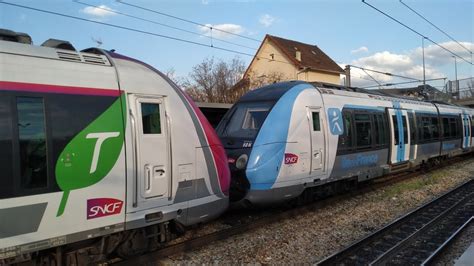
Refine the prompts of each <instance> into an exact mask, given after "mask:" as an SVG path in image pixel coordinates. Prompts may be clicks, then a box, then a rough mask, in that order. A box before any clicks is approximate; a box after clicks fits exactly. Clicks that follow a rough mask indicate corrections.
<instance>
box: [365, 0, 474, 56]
mask: <svg viewBox="0 0 474 266" xmlns="http://www.w3.org/2000/svg"><path fill="white" fill-rule="evenodd" d="M362 3H364V4H366V5H368V6H369V7H371V8H373V9H375V10H376V11H378V12H380V13H382V14H383V15H385V16H386V17H388V18H390V19H391V20H393V21H395V22H397V23H398V24H400V25H402V26H403V27H405V28H407V29H409V30H410V31H412V32H414V33H416V34H417V35H420V36H421V37H423V38H425V39H427V40H428V41H430V42H431V43H433V44H434V45H436V46H438V47H440V48H442V49H443V50H445V51H446V52H448V53H450V54H452V55H454V56H456V57H458V58H461V59H462V60H464V61H465V62H467V63H468V64H471V65H473V63H471V62H469V61H468V60H466V59H464V57H461V56H459V55H457V54H456V53H454V52H453V51H451V50H449V49H448V48H446V47H444V46H442V45H441V44H439V43H437V42H435V41H433V40H431V39H430V38H429V37H427V36H425V35H423V34H421V33H419V32H418V31H416V30H415V29H413V28H411V27H410V26H408V25H406V24H404V23H403V22H401V21H400V20H398V19H396V18H394V17H392V16H390V15H389V14H387V13H385V12H383V11H382V10H380V9H378V8H376V7H375V6H373V5H371V4H369V3H367V2H366V1H365V0H362Z"/></svg>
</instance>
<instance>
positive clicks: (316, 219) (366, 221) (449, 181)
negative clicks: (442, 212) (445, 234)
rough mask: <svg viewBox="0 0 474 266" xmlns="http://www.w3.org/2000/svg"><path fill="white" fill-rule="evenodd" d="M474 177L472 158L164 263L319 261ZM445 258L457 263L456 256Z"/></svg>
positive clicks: (208, 227) (171, 258) (211, 228)
mask: <svg viewBox="0 0 474 266" xmlns="http://www.w3.org/2000/svg"><path fill="white" fill-rule="evenodd" d="M472 176H474V159H468V160H465V161H463V162H460V163H456V164H454V165H452V166H448V167H445V168H442V169H440V170H437V171H435V172H432V173H428V174H422V175H419V176H417V177H415V178H411V179H409V180H405V181H402V182H399V183H396V184H394V185H390V186H387V187H385V188H383V189H378V190H376V191H372V192H368V193H364V194H362V195H357V196H354V197H352V198H350V199H344V200H341V201H337V202H336V203H334V204H333V205H331V206H326V207H323V208H321V209H318V210H316V211H313V212H307V213H304V214H302V215H299V216H297V217H289V218H287V219H284V220H282V221H277V222H275V223H273V224H270V225H268V226H265V227H262V228H258V229H255V230H252V231H249V232H247V233H244V234H240V235H237V236H233V237H230V238H228V239H226V240H222V241H218V242H214V243H211V244H209V245H208V246H206V247H204V248H201V249H199V250H195V251H192V252H187V253H183V254H180V255H174V256H171V257H169V258H166V259H164V260H162V261H161V263H164V264H189V263H196V264H202V263H206V264H229V263H239V264H240V263H259V264H260V263H261V264H296V263H315V262H317V261H319V260H321V259H323V258H325V257H326V256H329V255H331V254H332V253H334V252H336V251H338V250H340V249H342V248H343V247H345V246H347V245H349V244H350V243H352V242H354V241H356V240H358V239H359V238H361V237H363V236H365V235H367V234H369V233H371V232H373V231H375V230H376V229H378V228H380V227H382V226H383V225H385V224H387V223H389V222H391V221H392V220H394V219H395V218H397V217H400V216H402V215H403V214H405V213H407V212H409V211H410V210H413V209H414V208H416V207H418V206H420V205H422V204H423V203H425V202H427V201H429V200H431V199H433V198H435V197H436V196H439V195H441V194H443V193H445V192H447V191H449V190H450V189H452V188H454V187H455V186H457V185H459V184H461V183H463V182H465V181H467V180H468V179H469V178H471V177H472ZM214 224H217V223H210V224H209V225H205V226H203V228H201V229H202V231H207V232H211V231H215V229H213V227H214ZM216 226H218V225H216ZM198 231H199V230H198ZM202 231H201V232H202ZM453 254H454V253H453ZM456 254H457V253H456ZM453 256H455V255H453ZM457 256H459V255H457ZM445 259H446V261H454V259H455V258H450V257H447V258H445Z"/></svg>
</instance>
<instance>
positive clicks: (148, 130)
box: [141, 103, 161, 134]
mask: <svg viewBox="0 0 474 266" xmlns="http://www.w3.org/2000/svg"><path fill="white" fill-rule="evenodd" d="M141 110H142V123H143V134H161V118H160V105H159V104H157V103H141Z"/></svg>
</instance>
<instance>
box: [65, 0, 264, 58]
mask: <svg viewBox="0 0 474 266" xmlns="http://www.w3.org/2000/svg"><path fill="white" fill-rule="evenodd" d="M73 2H75V3H77V4H80V5H84V6H87V7H93V8H97V9H101V10H104V11H107V12H110V13H114V14H117V15H122V16H125V17H129V18H133V19H137V20H141V21H145V22H149V23H153V24H155V25H160V26H163V27H166V28H170V29H174V30H178V31H182V32H186V33H189V34H193V35H197V36H201V37H205V38H208V39H211V40H212V39H214V40H218V41H221V42H224V43H228V44H232V45H235V46H239V47H242V48H247V49H252V50H255V47H249V46H246V45H242V44H238V43H234V42H229V41H226V40H222V39H219V38H215V37H212V36H208V35H205V34H200V33H197V32H194V31H190V30H186V29H182V28H179V27H175V26H171V25H168V24H165V23H161V22H157V21H154V20H149V19H145V18H141V17H137V16H134V15H130V14H127V13H124V12H120V11H116V10H112V9H109V8H104V7H101V6H96V5H91V4H87V3H84V2H81V1H80V0H73Z"/></svg>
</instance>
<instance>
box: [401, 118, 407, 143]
mask: <svg viewBox="0 0 474 266" xmlns="http://www.w3.org/2000/svg"><path fill="white" fill-rule="evenodd" d="M402 124H403V143H405V144H408V127H407V117H406V116H404V115H402Z"/></svg>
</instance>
